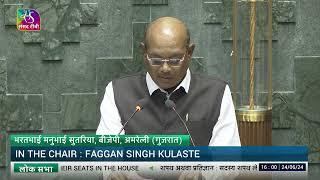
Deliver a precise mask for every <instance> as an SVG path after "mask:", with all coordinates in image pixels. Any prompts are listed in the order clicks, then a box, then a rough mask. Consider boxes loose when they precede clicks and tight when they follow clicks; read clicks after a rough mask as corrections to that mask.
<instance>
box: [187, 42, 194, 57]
mask: <svg viewBox="0 0 320 180" xmlns="http://www.w3.org/2000/svg"><path fill="white" fill-rule="evenodd" d="M195 47H196V45H195V44H193V43H190V44H189V47H188V55H189V57H191V56H192V54H193V50H194V48H195Z"/></svg>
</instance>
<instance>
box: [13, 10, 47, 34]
mask: <svg viewBox="0 0 320 180" xmlns="http://www.w3.org/2000/svg"><path fill="white" fill-rule="evenodd" d="M40 26H41V20H40V14H39V13H38V12H37V11H36V10H35V9H17V29H18V30H19V31H40Z"/></svg>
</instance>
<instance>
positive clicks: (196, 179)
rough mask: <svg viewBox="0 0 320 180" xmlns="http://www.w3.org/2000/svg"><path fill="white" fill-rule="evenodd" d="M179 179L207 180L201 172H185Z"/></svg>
mask: <svg viewBox="0 0 320 180" xmlns="http://www.w3.org/2000/svg"><path fill="white" fill-rule="evenodd" d="M178 180H205V178H204V177H203V176H202V175H201V173H200V172H183V173H181V175H180V176H179V179H178Z"/></svg>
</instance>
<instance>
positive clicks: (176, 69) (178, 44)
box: [143, 39, 194, 89]
mask: <svg viewBox="0 0 320 180" xmlns="http://www.w3.org/2000/svg"><path fill="white" fill-rule="evenodd" d="M143 46H144V45H143ZM144 47H145V46H144ZM193 47H194V45H193V44H192V45H188V44H186V42H185V41H167V40H166V39H153V40H150V41H149V43H148V46H147V47H146V48H145V49H144V62H145V65H146V67H147V70H148V72H149V74H150V76H151V78H152V79H153V81H154V82H155V83H156V84H157V85H158V86H159V87H160V88H161V89H168V88H172V87H175V86H177V85H178V84H179V83H180V82H181V81H182V79H183V78H184V76H185V75H186V72H187V69H188V67H189V61H190V58H191V55H192V51H193ZM147 55H148V57H149V59H150V58H163V59H166V60H169V59H182V58H183V61H181V62H180V63H179V64H178V65H170V64H169V63H167V62H164V63H162V64H160V65H152V63H151V62H150V61H149V60H148V58H147Z"/></svg>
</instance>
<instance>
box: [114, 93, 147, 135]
mask: <svg viewBox="0 0 320 180" xmlns="http://www.w3.org/2000/svg"><path fill="white" fill-rule="evenodd" d="M146 101H147V100H146V98H143V99H141V100H139V101H138V102H137V103H136V109H135V111H134V112H133V113H132V114H131V116H130V117H129V118H128V120H127V121H126V122H125V123H124V125H123V126H122V128H121V129H120V131H119V133H118V135H120V133H121V132H122V131H123V129H124V128H125V127H126V125H127V124H128V122H129V121H130V119H132V118H133V116H134V115H135V114H136V113H137V112H139V111H141V110H142V109H143V106H145V105H146Z"/></svg>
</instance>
